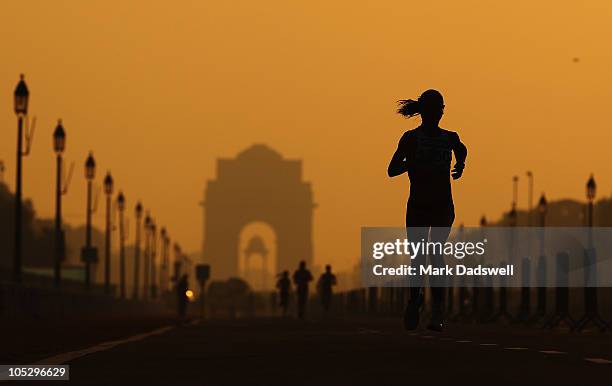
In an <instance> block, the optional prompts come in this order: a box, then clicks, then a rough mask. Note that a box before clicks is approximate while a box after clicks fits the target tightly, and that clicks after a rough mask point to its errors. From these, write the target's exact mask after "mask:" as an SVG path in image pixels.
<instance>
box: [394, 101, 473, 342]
mask: <svg viewBox="0 0 612 386" xmlns="http://www.w3.org/2000/svg"><path fill="white" fill-rule="evenodd" d="M399 104H400V107H399V109H398V113H399V114H402V115H404V116H406V117H412V116H414V115H421V121H422V122H421V125H420V126H419V127H417V128H415V129H413V130H409V131H407V132H405V133H404V135H402V137H401V138H400V140H399V143H398V146H397V150H396V151H395V154H393V158H392V159H391V162H390V163H389V168H388V174H389V177H395V176H398V175H401V174H404V173H408V178H409V179H410V197H409V199H408V204H407V206H406V232H407V237H408V239H409V240H413V241H415V242H418V241H421V240H423V239H424V240H425V241H427V240H428V239H429V241H441V242H445V241H446V239H447V238H448V235H449V233H450V227H451V226H452V224H453V221H454V219H455V207H454V204H453V196H452V193H451V184H450V176H452V177H453V179H455V180H456V179H458V178H459V177H461V175H462V173H463V168H464V167H465V159H466V157H467V148H466V147H465V145H464V144H463V143H461V140H460V139H459V135H458V134H457V133H455V132H453V131H448V130H444V129H442V128H440V127H439V126H438V123H439V122H440V119H441V118H442V115H443V114H444V98H443V97H442V94H440V93H439V92H438V91H436V90H427V91H425V92H424V93H423V94H421V96H420V97H419V98H418V100H416V101H414V100H411V99H408V100H402V101H399ZM451 153H454V154H455V166H454V167H453V169H452V170H451V160H452V155H451ZM413 261H414V264H416V265H417V267H418V266H420V265H423V264H425V256H421V258H418V257H417V258H416V259H414V260H413ZM430 263H431V264H432V265H434V266H442V265H443V257H442V256H439V255H433V256H430ZM417 269H418V268H417ZM414 279H415V282H413V283H411V288H410V299H409V301H408V306H407V307H406V311H405V314H404V326H405V327H406V329H409V330H412V329H415V328H416V327H417V326H418V324H419V312H420V309H421V305H422V304H423V289H422V286H423V278H422V277H415V278H414ZM431 295H432V317H431V321H430V323H429V325H428V328H429V329H432V330H435V331H441V330H442V328H443V325H444V323H443V312H442V310H443V301H444V288H443V287H441V286H440V283H437V284H436V283H433V285H432V287H431Z"/></svg>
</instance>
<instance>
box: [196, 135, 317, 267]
mask: <svg viewBox="0 0 612 386" xmlns="http://www.w3.org/2000/svg"><path fill="white" fill-rule="evenodd" d="M203 207H204V238H203V246H202V254H203V260H204V262H205V263H207V264H210V265H211V274H212V276H213V278H215V279H223V278H228V277H236V276H238V274H239V270H238V262H239V256H238V244H239V237H240V231H241V230H242V229H243V228H244V227H245V226H246V225H247V224H249V223H252V222H264V223H266V224H269V225H270V226H271V227H272V228H273V229H274V232H275V233H276V254H277V258H276V271H277V272H280V271H283V270H285V269H287V270H294V269H295V268H296V267H297V265H298V263H299V262H300V261H301V260H305V261H306V263H307V264H308V265H311V263H312V260H313V242H312V215H313V210H314V208H315V204H314V203H313V198H312V188H311V185H310V183H309V182H304V181H302V161H301V160H288V159H284V158H283V157H282V156H281V155H280V154H279V153H278V152H277V151H275V150H273V149H271V148H270V147H268V146H266V145H263V144H255V145H253V146H251V147H249V148H247V149H246V150H244V151H242V152H240V153H239V154H238V155H237V156H236V158H234V159H224V158H221V159H218V160H217V178H216V179H215V180H211V181H208V183H207V186H206V190H205V192H204V201H203Z"/></svg>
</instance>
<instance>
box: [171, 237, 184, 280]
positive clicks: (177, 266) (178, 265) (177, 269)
mask: <svg viewBox="0 0 612 386" xmlns="http://www.w3.org/2000/svg"><path fill="white" fill-rule="evenodd" d="M182 255H183V252H182V251H181V246H180V245H179V244H178V243H174V275H173V281H174V282H175V284H176V283H178V281H179V279H180V277H181V269H182V265H183V260H182Z"/></svg>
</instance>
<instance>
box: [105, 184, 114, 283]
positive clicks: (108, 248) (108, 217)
mask: <svg viewBox="0 0 612 386" xmlns="http://www.w3.org/2000/svg"><path fill="white" fill-rule="evenodd" d="M113 185H114V184H113V177H112V176H111V174H110V172H106V177H104V194H106V229H105V231H106V232H105V238H104V293H106V294H109V293H110V276H111V199H112V195H113Z"/></svg>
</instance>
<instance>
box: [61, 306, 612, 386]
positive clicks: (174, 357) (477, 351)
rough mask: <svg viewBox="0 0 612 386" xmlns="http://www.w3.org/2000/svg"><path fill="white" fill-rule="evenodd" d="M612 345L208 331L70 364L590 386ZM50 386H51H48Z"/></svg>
mask: <svg viewBox="0 0 612 386" xmlns="http://www.w3.org/2000/svg"><path fill="white" fill-rule="evenodd" d="M607 361H612V337H611V336H610V335H601V334H593V335H588V334H587V335H575V334H568V333H562V332H543V331H541V330H537V329H517V328H514V327H509V326H500V325H496V326H484V327H483V326H476V325H457V326H454V327H453V326H451V327H450V328H449V329H448V332H445V333H442V334H435V333H430V332H427V331H426V330H422V331H417V332H415V333H407V332H404V331H402V329H401V328H400V326H399V324H398V321H396V320H363V321H359V320H348V321H347V320H341V319H334V320H323V321H305V322H301V321H297V320H283V319H278V318H270V319H252V320H248V319H245V320H236V321H207V322H205V323H201V324H195V325H186V326H182V327H174V328H172V329H169V330H168V331H166V332H164V333H163V334H159V335H154V336H150V337H147V338H145V339H142V340H139V341H133V342H128V343H125V344H121V345H117V346H116V347H114V348H111V349H109V350H106V351H101V352H96V353H93V354H89V355H86V356H83V357H81V358H78V359H76V360H73V361H71V362H70V363H69V364H70V367H71V370H70V371H71V381H70V382H69V383H70V384H78V385H366V384H369V385H394V384H408V383H413V382H414V383H417V382H418V383H419V384H430V385H431V384H433V385H438V384H439V385H442V384H457V385H468V384H469V385H492V384H495V385H499V384H507V385H550V384H561V385H584V384H597V383H601V384H607V383H608V382H610V380H612V363H608V362H607ZM49 383H50V382H49ZM53 384H55V385H57V383H53Z"/></svg>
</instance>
